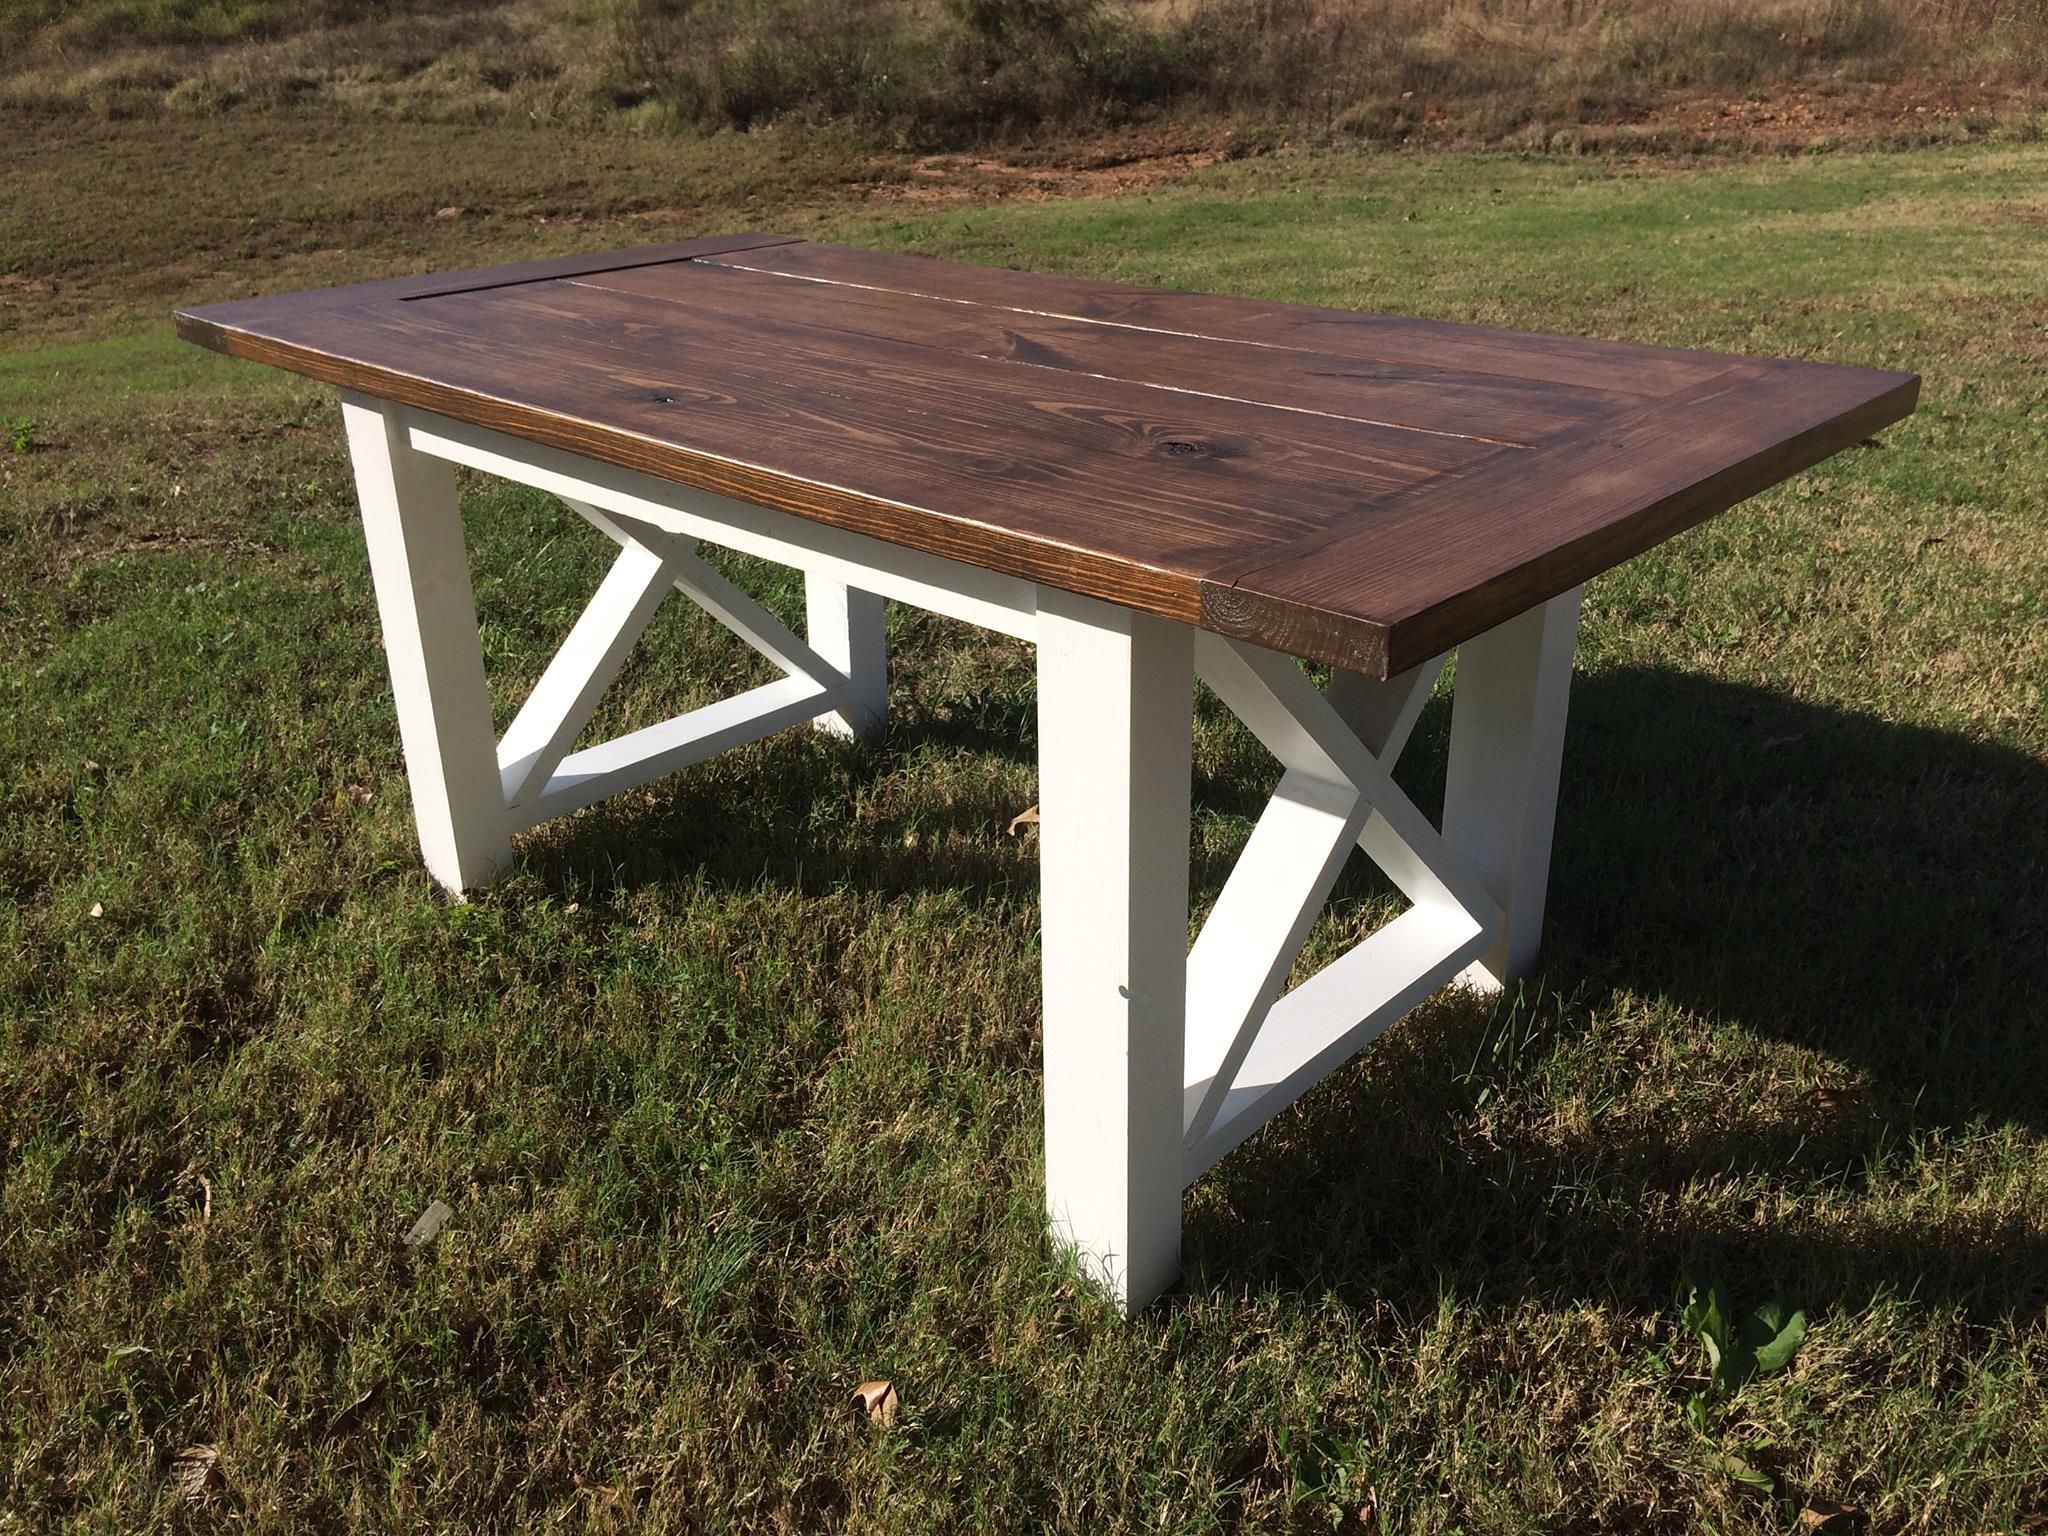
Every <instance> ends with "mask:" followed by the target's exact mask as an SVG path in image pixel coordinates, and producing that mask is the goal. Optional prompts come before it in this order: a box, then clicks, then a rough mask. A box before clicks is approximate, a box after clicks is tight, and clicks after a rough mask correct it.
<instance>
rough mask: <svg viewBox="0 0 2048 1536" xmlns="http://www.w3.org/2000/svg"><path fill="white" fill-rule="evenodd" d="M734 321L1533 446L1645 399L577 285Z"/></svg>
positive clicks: (660, 288) (606, 284) (1106, 330)
mask: <svg viewBox="0 0 2048 1536" xmlns="http://www.w3.org/2000/svg"><path fill="white" fill-rule="evenodd" d="M573 281H574V284H575V286H577V287H589V288H598V289H604V290H607V291H610V292H615V293H630V294H637V295H642V296H645V297H647V298H651V299H658V300H661V301H663V302H666V303H673V304H685V305H690V306H692V307H695V308H700V309H708V310H713V311H716V312H718V313H722V314H726V315H734V316H750V317H755V318H759V319H764V320H780V321H784V322H787V323H790V324H801V325H813V326H822V327H825V328H827V329H832V330H842V331H847V332H851V333H853V334H855V335H862V336H875V337H882V338H886V339H890V340H895V341H904V342H912V343H915V344H917V345H920V346H928V347H935V348H938V349H941V350H944V351H950V352H958V353H961V354H963V355H965V356H970V357H980V358H986V359H989V360H992V361H1003V362H1012V363H1018V364H1022V365H1024V366H1026V367H1033V368H1050V369H1055V370H1058V371H1061V372H1066V373H1077V374H1092V375H1095V376H1098V377H1103V378H1115V379H1119V380H1122V381H1125V382H1127V383H1134V384H1142V385H1146V386H1149V387H1152V388H1155V389H1170V390H1173V391H1176V392H1179V393H1185V394H1193V395H1197V396H1213V397H1216V398H1219V399H1225V400H1236V401H1243V402H1252V403H1257V404H1262V405H1269V406H1273V407H1276V408H1279V409H1283V410H1291V411H1301V412H1306V413H1309V414H1313V415H1317V416H1330V417H1336V418H1339V419H1348V420H1351V421H1357V422H1362V423H1365V424H1367V425H1373V426H1396V427H1404V428H1409V429H1412V430H1415V431H1421V432H1432V433H1442V434H1447V435H1450V436H1457V437H1476V438H1480V439H1484V440H1486V441H1489V442H1493V443H1505V444H1516V445H1525V444H1528V443H1531V442H1535V441H1538V440H1540V439H1542V438H1545V437H1548V436H1551V435H1553V434H1555V433H1558V432H1561V431H1565V430H1568V429H1570V428H1572V427H1577V426H1583V425H1585V424H1587V423H1588V422H1590V421H1594V420H1599V419H1604V418H1606V417H1610V416H1613V415H1616V414H1619V412H1620V411H1621V410H1623V409H1625V408H1627V407H1629V406H1632V405H1634V404H1635V403H1636V401H1635V397H1633V396H1621V395H1615V394H1612V393H1609V392H1606V391H1603V390H1595V389H1587V388H1582V387H1578V386H1572V385H1561V384H1550V383H1543V382H1538V381H1535V380H1531V379H1523V378H1503V377H1501V376H1498V375H1494V374H1482V373H1456V372H1453V371H1451V370H1449V369H1445V368H1432V367H1423V366H1421V365H1417V364H1407V363H1386V362H1373V361H1367V360H1362V359H1359V358H1352V357H1342V356H1339V355H1337V354H1335V353H1328V352H1315V351H1309V350H1303V349H1296V348H1287V347H1268V346H1256V345H1253V344H1250V343H1247V342H1242V341H1232V340H1220V339H1216V338H1212V337H1207V336H1192V335H1186V334H1182V333H1179V332H1173V331H1148V330H1136V329H1131V328H1129V327H1118V326H1105V325H1099V324H1096V323H1094V322H1091V321H1087V320H1073V319H1066V318H1063V317H1061V316H1058V315H1041V314H1035V313H1032V312H1029V311H1024V310H1016V309H997V308H992V307H990V306H988V305H982V304H961V303H953V302H949V301H945V300H937V299H928V298H923V297H920V296H918V295H914V294H907V293H902V292H896V291H891V290H887V289H877V288H857V287H853V286H850V285H847V284H829V283H814V282H804V281H801V280H797V279H793V278H791V277H789V276H787V275H783V274H777V273H768V272H759V271H754V270H752V269H749V268H745V267H731V266H724V265H721V264H718V263H715V262H707V261H691V262H675V263H668V264H665V265H661V266H649V267H636V268H631V269H628V270H625V271H616V272H614V271H607V272H602V273H596V274H593V275H591V276H588V277H579V278H576V279H574V280H573Z"/></svg>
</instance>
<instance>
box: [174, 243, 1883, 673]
mask: <svg viewBox="0 0 2048 1536" xmlns="http://www.w3.org/2000/svg"><path fill="white" fill-rule="evenodd" d="M178 324H179V330H180V334H182V335H184V336H186V337H188V338H189V339H192V340H195V341H199V342H202V343H204V344H206V345H209V346H213V347H216V348H218V349H220V350H222V351H226V352H230V353H233V354H235V355H237V356H242V357H248V358H252V359H255V360H258V361H262V362H267V363H272V364H276V365H278V366H282V367H286V368H291V369H294V370H296V371H299V372H302V373H305V374H308V375H310V376H312V377H315V378H320V379H324V380H327V381H329V382H332V383H335V384H339V385H343V386H345V387H348V388H352V389H356V390H360V391H362V392H364V393H366V394H370V395H374V396H379V397H382V398H386V399H391V400H396V401H399V402H401V403H404V404H409V405H414V406H418V407H420V408H423V409H426V410H430V411H435V412H438V413H440V414H443V415H447V416H451V417H456V418H459V419H462V420H467V421H472V422H476V423H478V424H480V425H484V426H488V427H493V428H496V429H498V430H501V431H505V432H508V433H512V434H514V435H519V436H524V437H528V438H531V439H533V440H535V441H537V442H542V443H547V444H549V445H551V446H554V447H557V448H562V449H566V450H568V451H570V452H574V453H579V454H584V455H587V456H589V457H592V458H597V459H601V460H606V461H609V462H613V463H617V464H621V465H624V466H626V467H628V468H632V469H637V470H641V471H643V472H646V473H649V474H654V475H658V476H661V477H663V478H666V479H670V480H673V481H676V482H679V483H682V484H687V485H695V486H700V487H703V488H706V489H709V490H713V491H717V492H720V493H722V494H725V495H730V496H735V497H738V498H741V499H744V500H748V501H753V502H758V503H760V504H762V505H766V506H771V507H776V508H778V509H780V510H783V511H788V512H792V513H795V514H797V515H799V516H804V517H810V518H815V519H817V520H819V521H822V522H827V523H832V524H834V525H837V526H841V527H847V528H852V529H855V530H857V531H859V532H862V533H866V534H869V535H871V536H874V537H877V538H882V539H886V540H889V541H891V542H895V543H900V544H903V545H906V546H909V547H912V548H916V549H921V550H926V551H928V552H931V553H935V554H941V555H946V556H949V557H951V558H953V559H957V560H965V561H970V562H972V563H975V564H978V565H984V566H987V567H989V568H991V569H994V570H998V571H1002V572H1004V573H1006V574H1010V575H1016V576H1021V577H1025V578H1027V579H1030V580H1033V581H1038V582H1042V583H1045V584H1048V585H1051V586H1056V587H1060V588H1062V589H1065V590H1069V591H1074V592H1080V593H1083V594H1085V595H1088V596H1092V597H1100V598H1105V599H1107V600H1110V601H1113V602H1118V603H1122V604H1125V605H1126V606H1129V607H1133V608H1137V609H1141V610H1143V611H1146V612H1151V613H1156V614H1160V615H1162V616H1165V617H1169V618H1174V619H1178V620H1181V621H1183V622H1187V623H1198V624H1201V625H1203V626H1205V627H1207V628H1210V629H1214V630H1217V631H1219V632H1221V633H1225V634H1230V635H1234V636H1239V637H1242V638H1245V639H1250V640H1255V641H1257V642H1259V643H1261V644H1265V645H1271V646H1274V647H1276V648H1278V649H1282V650H1287V651H1290V652H1292V653H1294V654H1297V655H1302V656H1308V657H1312V658H1315V659H1318V660H1323V661H1329V662H1334V663H1338V664H1341V665H1344V666H1347V667H1351V668H1353V669H1356V670H1359V671H1363V672H1366V673H1368V674H1370V675H1375V676H1386V675H1388V674H1389V673H1390V672H1397V671H1400V670H1402V669H1404V668H1405V667H1407V666H1408V665H1410V664H1412V663H1413V662H1414V661H1416V660H1420V659H1422V658H1424V657H1426V656H1429V655H1434V654H1436V653H1437V652H1439V651H1441V650H1443V649H1444V648H1446V647H1447V646H1449V645H1453V644H1456V643H1457V642H1458V641H1460V640H1463V639H1467V638H1470V637H1471V636H1473V635H1475V634H1478V633H1481V632H1483V631H1484V630H1486V629H1489V628H1492V627H1493V626H1495V625H1497V624H1499V623H1501V622H1502V621H1504V620H1505V619H1507V618H1509V617H1512V616H1513V615H1514V614H1515V613H1518V612H1520V611H1522V610H1524V609H1526V608H1528V607H1529V606H1531V605H1532V604H1534V603H1536V602H1540V601H1542V600H1543V599H1545V598H1547V597H1550V596H1553V595H1555V594H1556V593H1558V592H1561V591H1564V590H1566V589H1568V588H1570V587H1572V586H1575V585H1577V584H1578V583H1579V582H1581V581H1584V580H1585V579H1586V578H1587V577H1589V576H1591V575H1594V574H1596V573H1597V572H1599V571H1601V570H1604V569H1606V568H1607V567H1609V566H1611V565H1613V564H1615V563H1617V562H1618V561H1620V560H1624V559H1627V558H1628V557H1629V556H1631V555H1633V554H1635V553H1638V552H1640V551H1641V550H1643V549H1646V548H1648V547H1649V546H1651V545H1652V544H1654V543H1656V542H1657V541H1659V540H1660V539H1663V538H1667V537H1669V536H1670V535H1671V534H1673V533H1675V532H1677V531H1679V530H1680V529H1682V528H1685V527H1688V526H1690V525H1691V524H1693V523H1695V522H1697V521H1699V520H1700V519H1701V518H1704V517H1707V516H1710V515H1712V514H1713V513H1715V512H1718V511H1720V510H1722V509H1724V508H1726V507H1728V506H1730V505H1732V504H1734V503H1735V502H1736V501H1739V500H1741V499H1742V498H1744V497H1746V496H1749V495H1751V494H1754V493H1755V492H1756V491H1758V490H1761V489H1763V488H1764V487H1766V486H1768V485H1770V484H1772V483H1774V482H1775V481H1777V480H1779V479H1782V478H1784V477H1785V476H1787V475H1789V474H1792V473H1795V472H1797V471H1798V470H1799V469H1801V468H1804V467H1806V466H1807V465H1809V464H1812V463H1814V462H1817V461H1818V460H1819V459H1821V458H1824V457H1826V456H1827V455H1829V454H1831V453H1834V452H1836V451H1838V450H1839V449H1841V448H1843V447H1846V446H1848V445H1850V444H1853V443H1855V442H1857V441H1860V440H1861V439H1862V438H1864V437H1865V436H1867V435H1868V434H1869V433H1870V432H1872V431H1874V430H1876V429H1877V428H1879V427H1881V426H1883V425H1884V424H1886V423H1887V422H1890V421H1895V420H1897V419H1899V418H1900V417H1901V416H1903V415H1905V414H1907V413H1908V412H1909V411H1910V410H1911V409H1912V407H1913V404H1914V400H1915V398H1916V396H1917V390H1918V380H1917V379H1916V378H1914V377H1913V376H1911V375H1907V374H1896V373H1880V372H1875V371H1871V370H1865V369H1856V368H1842V367H1835V366H1831V365H1821V364H1808V363H1790V362H1774V361H1767V360H1743V359H1738V358H1730V357H1724V356H1719V355H1716V354H1710V353H1699V352H1680V351H1673V350H1670V349H1665V348H1650V347H1634V346H1629V345H1626V344H1622V343H1616V342H1604V341H1582V340H1575V339H1571V338H1562V337H1548V336H1526V335H1521V334H1519V333H1515V332H1507V331H1497V330H1490V329H1485V328H1480V327H1472V326H1458V325H1446V324H1441V323H1436V322H1428V321H1414V320H1403V319H1399V318H1395V317H1386V316H1371V315H1353V314H1348V313H1346V312H1343V311H1335V310H1318V309H1308V308H1304V307H1300V306H1291V305H1284V304H1273V303H1266V302H1261V301H1257V300H1248V299H1233V298H1223V297H1216V296H1210V295H1202V294H1178V293H1171V292H1167V291H1164V290H1157V289H1137V288H1126V287H1119V286H1117V285H1114V284H1105V283H1095V282H1086V281H1083V280H1079V279H1072V278H1053V277H1040V276H1035V275H1031V274H1025V273H1015V272H1003V271H997V270H994V269H988V268H979V267H967V266H961V265H958V264H955V263H945V262H933V261H927V260H924V259H922V258H917V257H906V256H891V255H883V254H878V253H874V252H866V251H856V250H850V249H845V248H839V247H831V246H819V245H812V244H809V243H806V242H802V241H796V240H791V239H789V238H787V237H783V236H775V235H731V236H720V237H711V238H708V239H705V240H699V241H690V242H685V243H682V244H678V245H669V246H652V247H645V248H642V249H639V250H633V251H619V252H608V253H599V254H595V255H588V256H580V257H563V258H555V259H552V260H548V261H540V262H525V263H519V264H516V265H512V266H507V267H496V268H484V269H480V270H477V271H471V272H463V273H447V274H429V275H426V276H422V277H417V278H403V279H396V280H391V281H386V282H380V283H367V284H361V285H357V286H355V287H352V288H342V289H332V290H326V291H324V292H317V293H310V294H292V295H285V296H282V297H279V298H271V299H252V300H242V301H237V302H234V303H229V304H220V305H211V306H207V307H205V308H202V309H193V310H186V311H182V312H180V314H179V316H178Z"/></svg>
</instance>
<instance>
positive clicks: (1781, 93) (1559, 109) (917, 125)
mask: <svg viewBox="0 0 2048 1536" xmlns="http://www.w3.org/2000/svg"><path fill="white" fill-rule="evenodd" d="M2044 80H2048V0H829V3H819V0H747V3H742V0H695V3H687V0H566V3H558V4H548V3H544V0H505V3H488V0H486V3H480V4H479V3H459V0H312V3H307V0H80V3H73V4H67V5H62V6H59V5H57V4H56V3H55V0H0V104H5V105H13V106H17V107H31V108H34V107H42V108H47V109H53V110H76V109H79V108H85V109H88V110H91V111H94V112H96V113H99V114H101V115H103V116H111V117H121V116H134V115H142V114H154V113H191V114H207V113H213V112H219V111H225V110H249V109H259V110H260V109H278V108H286V107H292V108H306V107H321V108H327V109H334V110H344V111H350V112H366V113H371V114H376V115H386V116H389V115H397V116H405V117H413V118H432V119H437V120H457V121H492V120H499V121H502V120H531V121H539V122H550V123H570V124H575V123H594V122H597V121H599V120H608V121H613V122H619V123H624V124H628V125H634V126H664V127H673V128H683V129H690V130H698V131H715V130H718V129H724V128H735V129H750V128H755V127H760V126H763V125H765V124H770V123H776V122H787V121H804V122H830V123H832V124H834V125H836V126H840V127H847V126H851V127H854V128H857V129H859V130H860V131H861V132H862V133H863V134H864V135H865V136H866V137H867V138H869V139H870V140H872V141H879V142H889V143H893V144H895V145H896V146H898V147H902V148H911V149H920V150H937V149H950V148H965V147H971V146H976V145H982V144H988V143H992V142H1013V143H1014V142H1018V141H1020V140H1025V139H1030V138H1034V137H1040V138H1042V137H1046V136H1048V135H1050V136H1061V135H1070V134H1073V133H1075V132H1093V131H1100V130H1102V129H1104V128H1116V127H1124V126H1129V125H1131V124H1160V123H1163V124H1167V125H1169V126H1174V127H1181V126H1187V125H1199V126H1200V130H1201V131H1202V132H1203V133H1204V134H1206V135H1209V136H1212V137H1213V135H1214V132H1215V130H1216V128H1217V126H1218V125H1229V126H1230V127H1231V128H1232V129H1234V130H1237V131H1241V132H1249V133H1253V134H1262V135H1269V136H1270V135H1302V134H1307V135H1310V136H1320V137H1327V138H1345V137H1355V138H1364V139H1370V140H1376V141H1408V140H1414V139H1420V140H1425V141H1428V140H1436V141H1442V142H1448V143H1464V144H1473V143H1491V144H1503V143H1505V144H1515V145H1520V146H1523V147H1566V146H1577V145H1578V144H1579V143H1580V140H1581V136H1582V134H1583V132H1584V131H1585V130H1588V129H1613V128H1616V127H1618V126H1619V127H1628V126H1631V125H1635V126H1640V125H1642V124H1645V123H1651V124H1654V125H1656V126H1657V129H1658V132H1657V134H1653V135H1651V136H1652V137H1656V136H1663V137H1667V138H1668V137H1670V136H1671V132H1672V131H1673V128H1674V125H1676V128H1677V129H1678V130H1681V131H1682V136H1685V137H1690V138H1697V137H1699V136H1700V135H1699V133H1698V129H1699V126H1700V119H1701V114H1702V113H1703V112H1706V113H1709V114H1710V115H1711V114H1712V113H1715V112H1718V113H1720V114H1721V115H1722V116H1727V115H1729V113H1728V112H1727V111H1726V110H1725V109H1728V108H1730V107H1733V108H1734V109H1735V111H1734V113H1733V115H1734V116H1736V117H1741V116H1743V115H1744V112H1743V110H1742V109H1743V108H1744V107H1745V105H1752V106H1753V105H1755V104H1756V103H1757V102H1759V101H1765V102H1773V103H1786V102H1790V103H1793V104H1795V110H1794V111H1793V112H1792V113H1791V114H1790V115H1789V116H1788V117H1787V118H1785V120H1784V126H1786V127H1787V128H1789V129H1791V130H1793V131H1792V132H1791V135H1790V136H1792V137H1797V138H1800V139H1802V140H1803V141H1809V142H1810V141H1811V140H1813V139H1816V138H1824V137H1828V136H1830V135H1840V134H1842V133H1843V130H1844V129H1845V128H1846V129H1847V130H1848V132H1847V136H1848V137H1852V138H1864V139H1868V138H1870V137H1873V136H1895V131H1896V130H1897V129H1898V128H1900V127H1902V126H1903V127H1907V128H1911V129H1920V128H1924V127H1925V126H1926V125H1925V124H1922V123H1918V122H1916V121H1914V119H1915V118H1925V117H1928V116H1933V117H1935V118H1936V119H1938V120H1941V121H1944V122H1947V123H1949V124H1951V125H1952V127H1954V128H1955V129H1958V130H1960V131H1962V132H1982V131H1986V130H1988V129H1990V128H1992V127H1995V126H1999V125H2012V124H2021V125H2031V124H2033V123H2034V122H2035V121H2036V119H2037V118H2038V115H2039V110H2040V103H2041V99H2042V98H2041V97H2040V95H2039V92H2040V90H2041V86H2042V83H2043V81H2044ZM1748 115H1749V116H1751V117H1754V116H1755V115H1756V114H1748ZM1751 126H1754V124H1752V125H1751ZM1872 129H1875V130H1877V134H1875V135H1874V134H1873V133H1872V132H1871V131H1870V130H1872ZM1707 136H1708V137H1713V135H1712V134H1709V135H1707ZM1914 136H1916V137H1919V136H1922V135H1920V134H1917V133H1916V134H1915V135H1914Z"/></svg>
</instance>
